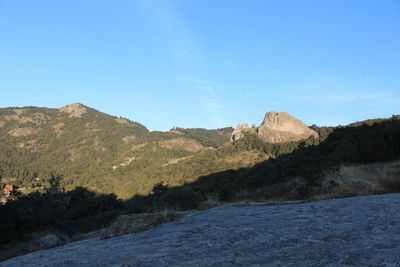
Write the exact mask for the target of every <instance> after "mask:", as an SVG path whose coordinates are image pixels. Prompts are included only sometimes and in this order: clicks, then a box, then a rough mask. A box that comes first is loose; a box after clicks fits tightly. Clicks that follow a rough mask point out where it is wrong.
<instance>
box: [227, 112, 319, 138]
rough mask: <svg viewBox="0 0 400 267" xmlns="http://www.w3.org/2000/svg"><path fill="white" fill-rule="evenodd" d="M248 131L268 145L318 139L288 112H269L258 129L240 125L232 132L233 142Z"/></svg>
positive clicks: (314, 133)
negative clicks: (312, 137) (311, 137)
mask: <svg viewBox="0 0 400 267" xmlns="http://www.w3.org/2000/svg"><path fill="white" fill-rule="evenodd" d="M246 131H248V132H253V133H256V134H257V135H258V136H259V137H260V138H261V139H262V140H263V141H265V142H268V143H286V142H293V141H299V140H303V139H306V138H308V137H310V136H314V137H318V134H317V133H316V132H314V131H313V130H311V129H310V128H308V127H307V125H305V124H304V123H303V122H302V121H300V120H299V119H297V118H295V117H293V116H290V115H289V113H287V112H275V111H271V112H268V113H267V114H265V117H264V120H263V122H262V123H261V125H260V126H258V127H255V125H253V127H252V128H249V127H248V126H247V124H239V125H238V126H237V127H236V129H235V130H234V131H233V132H232V136H231V141H232V142H236V141H237V140H239V139H240V138H241V137H242V136H243V133H244V132H246Z"/></svg>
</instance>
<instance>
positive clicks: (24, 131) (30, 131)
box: [8, 127, 38, 137]
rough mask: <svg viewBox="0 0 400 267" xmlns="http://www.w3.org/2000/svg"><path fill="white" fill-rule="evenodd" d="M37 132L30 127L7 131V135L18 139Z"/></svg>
mask: <svg viewBox="0 0 400 267" xmlns="http://www.w3.org/2000/svg"><path fill="white" fill-rule="evenodd" d="M37 132H38V130H37V129H34V128H32V127H22V128H16V129H12V130H10V131H8V134H9V135H12V136H14V137H20V136H25V135H30V134H34V133H37Z"/></svg>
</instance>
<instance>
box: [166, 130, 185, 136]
mask: <svg viewBox="0 0 400 267" xmlns="http://www.w3.org/2000/svg"><path fill="white" fill-rule="evenodd" d="M169 132H170V133H174V134H178V135H183V133H182V132H180V131H178V130H170V131H169Z"/></svg>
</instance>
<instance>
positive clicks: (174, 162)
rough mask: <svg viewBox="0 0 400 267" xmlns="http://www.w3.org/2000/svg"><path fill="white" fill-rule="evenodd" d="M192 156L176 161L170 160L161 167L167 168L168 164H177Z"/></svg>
mask: <svg viewBox="0 0 400 267" xmlns="http://www.w3.org/2000/svg"><path fill="white" fill-rule="evenodd" d="M191 157H193V156H188V157H183V158H177V159H170V160H169V161H168V162H167V163H165V164H164V165H162V166H163V167H165V166H168V165H170V164H177V163H178V162H179V161H182V160H185V159H189V158H191Z"/></svg>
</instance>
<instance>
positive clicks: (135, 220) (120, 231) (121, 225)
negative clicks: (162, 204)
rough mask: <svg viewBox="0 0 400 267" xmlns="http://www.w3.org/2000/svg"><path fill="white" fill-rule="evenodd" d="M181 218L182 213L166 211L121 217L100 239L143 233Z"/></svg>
mask: <svg viewBox="0 0 400 267" xmlns="http://www.w3.org/2000/svg"><path fill="white" fill-rule="evenodd" d="M181 216H182V213H178V212H174V211H167V210H166V211H163V212H156V213H146V214H131V215H122V216H120V217H118V218H117V219H116V220H115V221H114V223H113V224H112V225H111V226H109V227H108V228H107V229H105V230H104V231H103V233H102V235H101V239H108V238H112V237H116V236H120V235H125V234H131V233H138V232H143V231H146V230H149V229H151V228H154V227H156V226H157V225H160V224H162V223H166V222H170V221H174V220H176V219H178V218H180V217H181Z"/></svg>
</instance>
